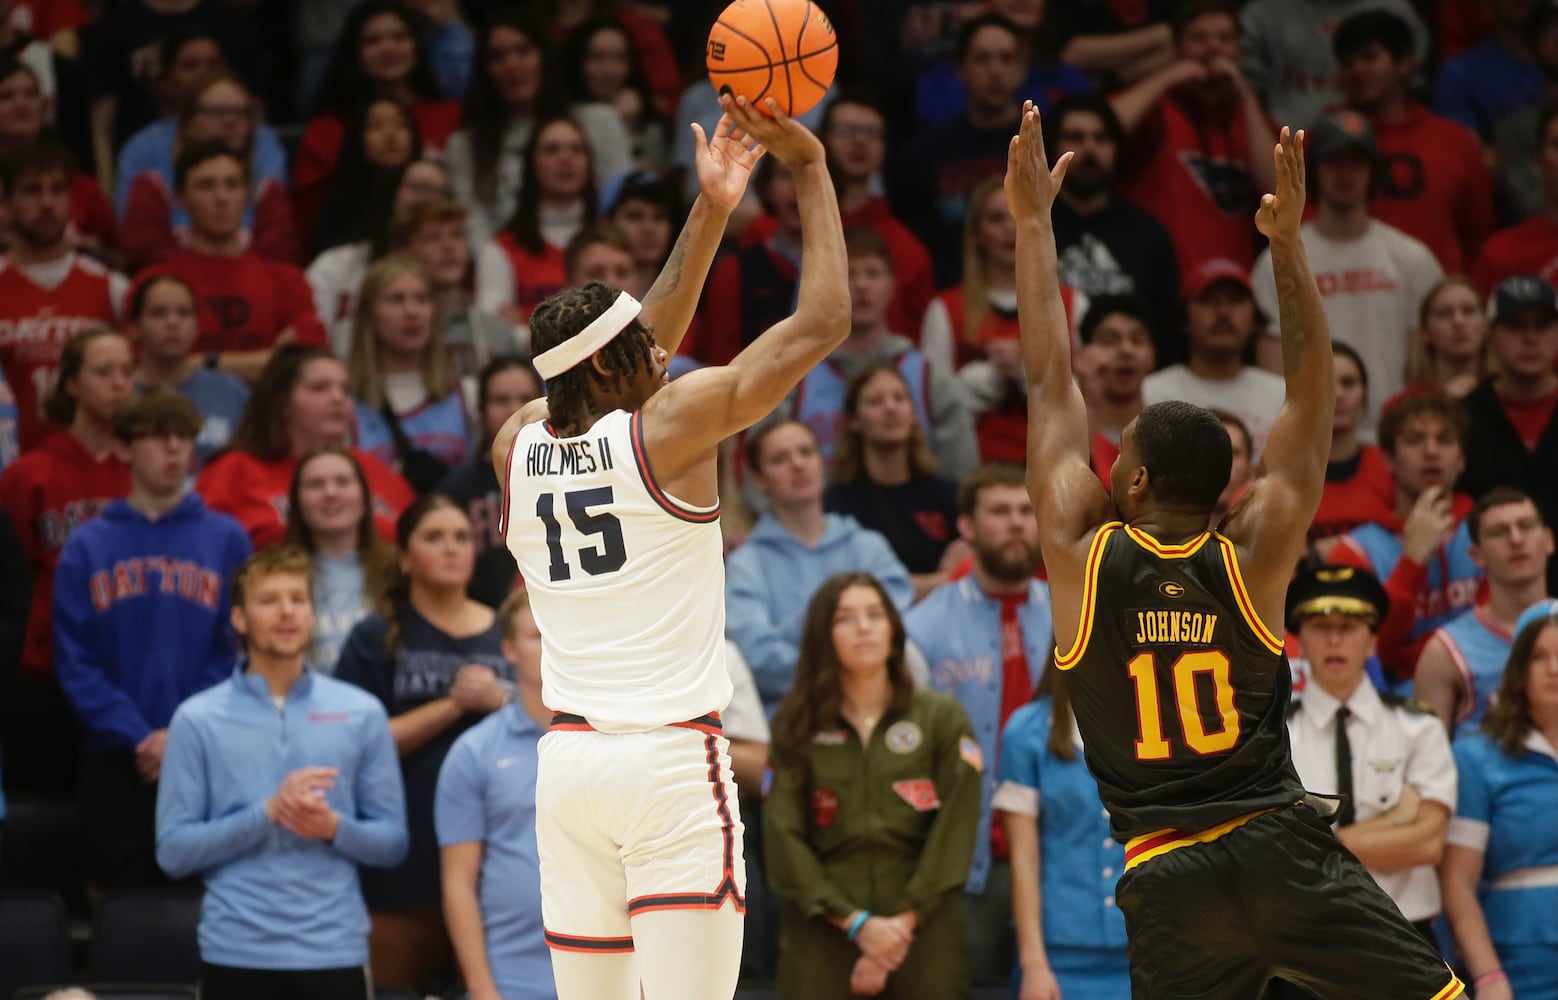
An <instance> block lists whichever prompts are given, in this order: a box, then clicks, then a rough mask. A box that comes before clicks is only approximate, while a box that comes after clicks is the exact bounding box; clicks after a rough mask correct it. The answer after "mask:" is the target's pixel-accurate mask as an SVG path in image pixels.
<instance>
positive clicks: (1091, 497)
mask: <svg viewBox="0 0 1558 1000" xmlns="http://www.w3.org/2000/svg"><path fill="white" fill-rule="evenodd" d="M1070 163H1071V154H1070V153H1066V154H1063V155H1062V156H1061V157H1060V159H1059V161H1058V162H1057V163H1056V164H1055V166H1054V168H1051V167H1050V165H1049V161H1048V159H1047V158H1046V156H1045V153H1044V135H1043V126H1042V123H1041V122H1040V120H1039V113H1038V111H1037V109H1035V108H1034V107H1033V103H1032V102H1031V101H1029V102H1027V103H1026V104H1025V105H1024V108H1023V117H1022V125H1021V127H1020V131H1019V132H1018V135H1017V137H1016V138H1015V139H1013V140H1012V145H1011V148H1010V150H1009V151H1008V154H1007V165H1006V203H1007V207H1008V208H1009V210H1010V211H1011V213H1012V217H1013V218H1014V219H1015V220H1016V221H1017V321H1018V328H1019V332H1020V337H1021V346H1022V361H1023V370H1024V373H1025V375H1026V378H1027V380H1028V493H1029V495H1030V496H1032V498H1033V504H1034V508H1035V510H1036V512H1037V513H1038V519H1039V531H1040V537H1041V539H1042V540H1043V541H1045V542H1047V543H1049V544H1046V545H1045V553H1044V554H1045V558H1046V560H1051V559H1054V558H1056V557H1057V556H1058V555H1059V552H1058V551H1057V550H1059V549H1065V548H1068V547H1070V546H1073V545H1075V544H1076V543H1077V542H1078V541H1079V540H1081V539H1082V538H1083V537H1084V536H1085V535H1086V533H1087V532H1088V531H1089V530H1090V529H1091V528H1093V527H1095V526H1096V525H1097V524H1098V523H1099V522H1101V521H1103V520H1105V519H1106V515H1107V512H1108V507H1109V501H1108V497H1107V496H1106V495H1105V493H1104V491H1103V487H1102V485H1101V484H1100V483H1099V482H1098V477H1097V476H1095V475H1094V474H1093V471H1092V469H1091V468H1090V467H1089V464H1088V463H1089V447H1088V443H1089V442H1088V429H1087V405H1086V404H1085V403H1084V402H1083V399H1082V391H1081V390H1080V389H1078V388H1077V385H1076V383H1075V382H1074V381H1073V380H1072V377H1071V330H1070V327H1069V325H1068V324H1067V323H1066V308H1065V305H1064V303H1063V302H1062V300H1061V295H1060V277H1059V265H1058V263H1057V260H1056V252H1055V230H1054V228H1053V226H1052V225H1051V222H1050V209H1051V207H1052V206H1053V205H1054V203H1055V196H1056V195H1057V194H1059V192H1060V185H1061V181H1062V180H1063V179H1064V178H1065V176H1066V168H1067V167H1068V166H1069V165H1070ZM1056 543H1059V544H1056Z"/></svg>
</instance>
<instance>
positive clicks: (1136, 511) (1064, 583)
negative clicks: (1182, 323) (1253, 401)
mask: <svg viewBox="0 0 1558 1000" xmlns="http://www.w3.org/2000/svg"><path fill="white" fill-rule="evenodd" d="M1273 155H1274V157H1275V161H1276V172H1277V192H1276V193H1275V194H1268V195H1266V196H1265V197H1264V198H1263V199H1262V202H1261V208H1260V212H1259V214H1258V215H1257V218H1256V224H1257V225H1258V226H1259V228H1260V230H1261V232H1262V233H1264V234H1265V235H1266V236H1267V238H1268V239H1270V240H1271V248H1272V257H1273V264H1274V267H1275V270H1276V284H1277V295H1278V302H1279V306H1280V313H1281V327H1282V349H1283V352H1282V353H1283V367H1284V374H1285V377H1286V380H1287V395H1286V399H1285V401H1284V403H1283V406H1282V411H1281V413H1280V414H1279V415H1278V417H1277V419H1276V421H1275V423H1274V424H1273V425H1272V428H1271V434H1270V438H1269V441H1268V444H1267V446H1266V450H1265V458H1264V459H1263V464H1262V466H1261V468H1260V470H1259V472H1258V474H1257V478H1256V479H1255V481H1254V482H1253V483H1252V484H1251V485H1250V487H1249V490H1248V491H1247V493H1246V494H1245V496H1244V499H1243V500H1242V501H1241V502H1240V503H1239V504H1238V505H1237V506H1236V507H1235V508H1234V509H1233V511H1232V512H1231V513H1230V514H1229V515H1228V517H1227V518H1226V519H1225V520H1224V522H1223V523H1222V525H1221V532H1220V533H1219V532H1217V531H1212V530H1208V516H1209V514H1210V512H1211V510H1212V508H1213V505H1214V504H1215V503H1216V501H1217V497H1218V494H1219V493H1220V492H1221V491H1222V489H1223V486H1224V485H1225V484H1226V483H1227V481H1228V474H1229V466H1230V462H1231V446H1230V443H1229V440H1228V433H1227V431H1225V430H1224V429H1223V427H1222V425H1221V424H1220V423H1219V422H1218V420H1217V418H1216V417H1214V416H1212V415H1211V414H1210V413H1209V412H1208V411H1206V410H1204V409H1202V408H1200V407H1198V406H1194V405H1192V404H1189V403H1162V404H1158V405H1156V406H1150V407H1148V408H1147V409H1145V410H1143V411H1142V413H1141V415H1140V416H1139V417H1137V418H1136V419H1135V420H1134V421H1132V422H1131V423H1130V425H1128V426H1127V427H1126V428H1125V433H1124V435H1123V436H1122V438H1121V448H1120V458H1119V460H1118V461H1117V462H1116V463H1115V466H1114V471H1113V473H1112V480H1113V497H1112V499H1111V497H1110V495H1109V494H1106V493H1105V492H1104V490H1103V488H1102V486H1101V485H1100V483H1099V482H1098V479H1097V477H1096V476H1095V475H1094V474H1093V472H1092V471H1091V470H1090V469H1089V467H1088V432H1087V414H1086V411H1085V409H1084V406H1083V402H1082V395H1081V393H1080V392H1079V391H1078V390H1077V388H1076V387H1075V385H1074V383H1073V382H1072V378H1071V358H1070V350H1069V347H1070V334H1069V333H1068V331H1067V326H1066V317H1065V313H1064V310H1063V309H1062V307H1061V300H1060V288H1059V282H1058V280H1057V277H1056V263H1055V239H1054V232H1053V230H1052V229H1051V227H1050V206H1051V204H1052V203H1053V202H1054V199H1055V194H1056V192H1057V191H1058V190H1059V187H1060V184H1061V180H1062V179H1063V178H1064V176H1065V173H1066V166H1067V164H1068V162H1069V160H1070V154H1069V153H1068V154H1066V155H1064V156H1062V157H1061V158H1060V160H1059V162H1058V163H1057V164H1056V165H1055V167H1054V169H1053V170H1052V169H1050V166H1049V163H1048V161H1047V159H1046V157H1045V154H1044V147H1043V136H1042V133H1041V126H1040V123H1039V115H1038V113H1037V112H1036V111H1035V110H1033V108H1032V106H1031V104H1030V105H1029V106H1028V107H1026V108H1025V109H1024V114H1023V120H1022V126H1021V132H1020V134H1019V135H1018V136H1017V137H1016V138H1014V139H1013V140H1012V147H1011V152H1010V157H1009V163H1008V169H1007V175H1006V200H1007V205H1008V206H1009V208H1010V210H1011V213H1012V215H1013V217H1014V218H1015V219H1016V220H1017V271H1018V275H1017V289H1018V293H1017V294H1018V316H1019V322H1020V324H1021V330H1022V350H1023V362H1024V365H1025V368H1026V371H1027V375H1028V379H1029V384H1028V395H1029V408H1028V412H1029V413H1030V414H1031V416H1030V418H1029V421H1030V422H1029V428H1028V492H1029V494H1030V495H1031V496H1032V498H1033V506H1034V510H1035V512H1036V514H1037V516H1038V522H1039V538H1040V543H1041V545H1042V548H1043V550H1044V562H1045V565H1047V566H1048V567H1049V574H1050V587H1051V594H1052V595H1053V601H1054V608H1055V643H1056V649H1057V655H1056V664H1057V665H1058V666H1059V667H1060V668H1061V669H1063V670H1070V671H1072V674H1071V692H1072V698H1073V701H1074V704H1075V709H1076V715H1077V722H1078V725H1079V726H1080V728H1081V731H1082V736H1083V742H1084V744H1085V747H1086V749H1085V753H1086V756H1087V764H1088V767H1089V769H1090V770H1091V771H1092V772H1093V775H1094V777H1095V778H1096V779H1097V780H1098V790H1099V793H1100V795H1101V797H1102V798H1103V801H1104V804H1105V805H1106V806H1108V808H1109V812H1110V816H1111V820H1112V827H1113V833H1114V836H1115V837H1116V838H1117V839H1118V840H1120V841H1121V842H1122V843H1124V844H1125V845H1126V871H1125V874H1124V875H1123V876H1122V877H1121V879H1120V882H1119V885H1118V887H1117V888H1116V891H1115V898H1116V899H1117V900H1118V902H1119V906H1120V910H1121V912H1122V913H1123V914H1124V916H1125V919H1126V927H1127V930H1128V932H1129V934H1130V944H1129V952H1130V958H1131V977H1132V985H1133V995H1134V996H1135V997H1136V998H1137V1000H1141V998H1152V1000H1160V998H1180V997H1184V998H1188V997H1196V998H1222V997H1226V998H1229V1000H1249V998H1252V997H1259V996H1260V995H1261V994H1262V991H1263V990H1264V989H1265V988H1266V985H1267V983H1268V982H1269V981H1270V980H1271V979H1272V978H1274V977H1281V978H1283V979H1286V980H1289V981H1291V982H1294V983H1297V984H1299V985H1301V986H1303V987H1305V988H1306V989H1308V990H1310V991H1312V992H1314V993H1316V994H1317V995H1319V996H1322V997H1325V998H1327V1000H1339V998H1350V997H1356V998H1360V1000H1362V998H1373V1000H1377V998H1380V997H1392V998H1400V1000H1411V998H1420V1000H1430V998H1432V1000H1449V998H1451V997H1455V996H1459V995H1460V994H1461V992H1462V989H1463V987H1462V986H1461V984H1460V982H1459V981H1458V980H1457V979H1456V978H1455V977H1454V975H1453V974H1452V973H1451V972H1450V971H1449V970H1448V968H1447V967H1446V966H1445V965H1444V963H1443V962H1441V961H1440V960H1439V958H1438V956H1436V955H1435V954H1434V953H1433V951H1432V950H1431V949H1430V948H1429V947H1428V945H1427V943H1426V942H1425V941H1424V940H1423V939H1422V937H1421V936H1419V935H1418V933H1417V931H1415V930H1414V929H1413V928H1412V926H1411V925H1410V924H1408V923H1407V922H1406V920H1405V919H1404V918H1403V917H1402V916H1401V914H1400V911H1398V910H1397V909H1396V907H1395V906H1394V904H1392V903H1391V901H1390V899H1389V897H1387V896H1386V895H1385V894H1384V893H1383V892H1381V891H1380V890H1379V888H1378V887H1377V886H1376V885H1375V884H1374V881H1373V880H1372V879H1371V878H1370V877H1369V875H1368V872H1367V871H1365V870H1364V868H1363V866H1362V865H1360V864H1358V862H1357V859H1356V858H1354V857H1353V856H1352V855H1351V854H1349V853H1348V852H1347V851H1346V850H1345V849H1344V848H1343V847H1342V846H1341V845H1340V844H1339V843H1338V842H1337V840H1336V838H1335V837H1334V836H1333V835H1332V833H1331V831H1330V829H1329V828H1328V827H1327V824H1326V820H1325V819H1323V818H1322V817H1321V816H1320V814H1319V813H1318V812H1317V811H1316V809H1315V808H1311V806H1310V805H1308V804H1305V803H1304V802H1302V801H1301V800H1304V799H1305V793H1304V789H1303V787H1302V786H1301V785H1300V784H1299V781H1298V776H1297V774H1296V773H1295V771H1294V769H1293V764H1292V761H1291V759H1290V757H1289V753H1288V741H1287V733H1286V730H1285V727H1284V720H1283V716H1284V713H1285V710H1286V708H1287V703H1288V695H1289V690H1290V679H1289V671H1288V666H1287V662H1286V660H1285V659H1284V658H1283V655H1282V644H1281V642H1280V641H1279V640H1278V638H1277V636H1276V635H1275V634H1274V633H1273V632H1272V631H1271V629H1270V628H1268V627H1267V625H1266V624H1265V623H1266V622H1281V621H1282V608H1283V598H1284V594H1285V591H1286V588H1287V582H1288V578H1289V576H1290V575H1291V571H1292V568H1293V566H1294V565H1295V563H1296V562H1297V560H1298V558H1299V556H1300V555H1301V554H1302V551H1303V547H1304V529H1305V528H1306V527H1307V526H1308V524H1309V522H1310V519H1311V517H1312V516H1313V514H1314V512H1315V508H1316V507H1317V506H1318V504H1319V501H1320V490H1321V485H1322V482H1323V478H1324V473H1325V463H1326V456H1327V452H1328V443H1329V440H1330V432H1331V408H1332V396H1333V388H1332V375H1331V340H1330V334H1329V332H1328V331H1327V329H1326V323H1325V315H1324V313H1323V312H1322V311H1321V306H1320V297H1319V292H1318V291H1317V290H1316V288H1315V283H1314V279H1313V277H1312V276H1311V274H1310V271H1309V263H1308V260H1307V258H1306V256H1305V254H1304V247H1303V244H1302V243H1301V242H1300V241H1299V236H1298V227H1299V221H1300V217H1301V215H1302V213H1303V206H1304V158H1303V157H1304V152H1303V133H1302V132H1300V133H1299V134H1298V136H1297V138H1292V137H1290V136H1289V133H1288V131H1287V130H1286V129H1284V130H1283V131H1282V141H1281V144H1280V145H1279V146H1277V147H1276V148H1275V149H1274V151H1273ZM1241 566H1242V567H1245V568H1246V569H1245V571H1244V572H1243V573H1242V574H1241V571H1240V567H1241ZM1310 801H1315V800H1313V799H1311V800H1310ZM1333 808H1334V807H1333Z"/></svg>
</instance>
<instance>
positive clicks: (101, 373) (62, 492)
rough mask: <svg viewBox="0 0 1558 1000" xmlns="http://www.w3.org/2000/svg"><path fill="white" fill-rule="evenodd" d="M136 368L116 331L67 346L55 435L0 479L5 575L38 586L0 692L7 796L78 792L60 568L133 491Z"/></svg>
mask: <svg viewBox="0 0 1558 1000" xmlns="http://www.w3.org/2000/svg"><path fill="white" fill-rule="evenodd" d="M134 366H135V356H134V354H133V353H132V351H131V348H130V342H129V340H127V339H126V338H125V336H124V335H123V334H121V333H118V332H116V331H114V330H109V329H106V328H101V327H99V328H95V329H90V330H82V331H81V332H79V333H77V334H75V335H74V336H73V337H71V338H70V340H68V341H66V343H65V347H64V349H63V350H62V351H61V352H60V362H59V371H58V373H57V374H56V375H55V380H54V385H53V386H52V387H51V388H50V389H49V392H48V395H47V396H46V397H45V398H44V403H43V406H44V415H45V416H47V417H48V418H49V420H51V421H52V422H53V423H54V424H55V425H56V426H55V427H54V429H53V430H52V433H50V434H49V436H48V437H46V438H44V439H43V442H42V443H41V444H39V445H38V446H37V447H36V448H33V449H32V450H30V451H27V452H24V453H23V454H22V456H21V457H20V458H18V459H17V460H16V461H15V462H13V463H11V464H10V465H8V466H6V468H5V473H4V474H3V475H0V516H3V518H4V519H5V520H9V521H10V529H11V531H12V532H13V533H14V540H13V541H12V542H11V545H10V546H8V547H9V548H11V549H12V551H13V553H14V554H15V556H16V560H15V562H14V563H11V564H10V565H7V566H5V567H4V569H3V572H4V573H5V574H6V575H7V577H9V581H10V585H11V586H12V587H14V588H20V589H23V592H26V591H25V588H26V587H27V586H28V582H29V578H30V583H31V592H30V594H29V596H28V598H27V601H28V612H27V621H26V627H25V630H24V631H23V633H22V636H23V638H22V649H21V659H20V661H19V662H18V669H16V670H15V671H14V672H13V671H10V670H7V671H5V677H4V678H3V680H4V685H3V687H0V738H3V740H4V742H3V744H0V745H3V748H4V759H5V768H6V787H7V788H9V789H15V790H27V791H42V792H65V791H69V790H72V788H73V786H74V783H75V780H74V775H75V770H76V758H77V756H78V755H79V753H80V750H81V748H80V746H79V742H80V735H79V733H80V730H79V729H78V728H77V726H76V716H75V713H74V711H72V710H71V708H70V706H69V704H68V703H67V702H66V700H65V696H64V694H63V693H62V692H61V691H60V686H59V682H58V681H56V680H55V678H54V634H53V631H52V630H51V628H50V620H51V616H50V609H51V608H52V607H53V602H54V567H55V566H57V565H58V564H59V558H60V552H61V551H62V550H63V549H64V547H65V540H66V539H67V538H69V537H70V534H71V532H73V531H75V530H76V529H77V528H79V527H80V526H81V525H82V524H84V523H85V522H86V521H88V520H90V519H92V518H94V517H96V516H97V515H98V514H99V513H101V512H102V510H103V508H104V507H105V506H106V505H107V504H108V502H109V501H110V500H117V499H118V498H120V497H122V496H125V495H126V494H128V493H129V492H130V470H129V467H128V466H126V465H125V463H124V461H123V460H122V459H120V458H119V456H118V454H117V453H116V451H115V448H114V440H113V420H114V411H115V410H117V409H118V408H119V404H121V403H123V402H124V401H125V399H126V398H128V397H129V395H130V391H131V389H132V388H133V383H132V378H133V373H134ZM8 562H9V561H8ZM17 597H18V599H20V595H19V594H18V595H17ZM19 602H20V600H18V603H19ZM6 624H7V625H8V626H10V627H12V628H17V627H18V626H19V625H20V623H19V622H9V621H8V622H7V623H6ZM12 634H13V635H14V634H15V633H14V632H13V633H12Z"/></svg>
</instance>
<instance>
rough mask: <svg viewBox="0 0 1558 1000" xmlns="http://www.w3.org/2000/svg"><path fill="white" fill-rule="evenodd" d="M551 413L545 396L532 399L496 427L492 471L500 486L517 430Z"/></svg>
mask: <svg viewBox="0 0 1558 1000" xmlns="http://www.w3.org/2000/svg"><path fill="white" fill-rule="evenodd" d="M550 413H551V410H550V409H549V408H548V406H547V402H546V397H545V396H542V397H541V398H540V399H532V400H531V401H530V402H528V403H526V404H525V405H524V406H521V407H520V408H519V409H517V410H515V411H514V412H513V413H512V414H510V415H509V418H508V419H507V420H505V421H504V422H503V426H502V427H500V428H498V433H497V436H496V437H494V438H493V439H492V454H491V456H490V457H491V459H492V471H494V472H496V473H497V474H498V484H499V485H500V486H501V485H502V484H503V483H504V481H505V480H506V478H507V476H508V462H509V449H510V448H512V447H514V438H515V437H517V436H518V434H519V432H520V431H522V430H524V429H525V428H526V427H528V426H529V425H531V424H533V423H535V422H536V421H537V420H545V419H546V418H547V416H548V415H549V414H550Z"/></svg>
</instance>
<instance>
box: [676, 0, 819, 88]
mask: <svg viewBox="0 0 1558 1000" xmlns="http://www.w3.org/2000/svg"><path fill="white" fill-rule="evenodd" d="M704 62H705V64H706V65H707V66H708V68H709V80H710V82H712V83H713V84H714V89H715V90H717V91H719V92H720V93H725V92H726V91H729V92H730V93H732V94H735V95H737V96H740V97H745V98H746V99H747V100H749V101H751V102H752V103H753V105H755V106H756V107H757V109H758V110H760V111H763V112H765V113H766V112H767V110H768V108H767V105H766V103H765V102H766V100H767V98H770V97H772V98H773V99H774V100H775V101H776V102H778V104H779V108H780V110H782V111H783V112H784V113H785V114H787V115H798V114H802V113H804V112H806V111H809V110H811V109H812V108H813V107H815V106H816V104H817V102H818V101H820V100H822V95H823V94H826V93H827V92H828V88H829V87H830V86H832V84H833V74H834V73H835V72H836V71H837V70H838V65H839V43H838V38H837V37H836V36H835V35H834V34H833V25H832V24H830V23H829V22H828V18H827V15H825V14H824V13H823V12H822V11H820V10H818V9H817V5H816V4H814V3H812V2H811V0H735V2H734V3H732V4H731V5H730V6H729V7H726V8H725V10H724V11H723V12H722V13H721V14H720V16H719V20H717V21H715V22H714V27H713V28H711V29H710V30H709V47H708V51H707V52H706V53H705V56H704Z"/></svg>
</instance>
